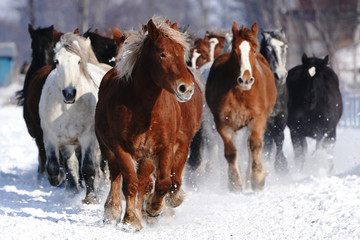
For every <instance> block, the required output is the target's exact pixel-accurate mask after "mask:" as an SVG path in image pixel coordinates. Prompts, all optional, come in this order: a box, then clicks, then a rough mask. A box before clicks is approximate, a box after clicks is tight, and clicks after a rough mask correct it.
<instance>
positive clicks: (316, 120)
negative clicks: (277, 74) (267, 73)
mask: <svg viewBox="0 0 360 240" xmlns="http://www.w3.org/2000/svg"><path fill="white" fill-rule="evenodd" d="M328 61H329V58H328V56H326V57H325V58H324V59H320V58H316V57H312V58H308V57H307V56H306V54H304V55H303V56H302V64H301V65H298V66H296V67H294V68H292V69H290V70H289V75H288V77H287V88H288V90H289V102H288V111H289V117H288V121H287V125H288V127H289V129H290V134H291V141H292V144H293V146H294V150H295V163H296V164H297V165H298V167H299V170H301V169H302V168H303V165H304V161H305V153H306V150H307V142H306V137H311V138H314V139H316V148H317V149H319V148H324V149H325V150H326V151H327V153H328V154H329V155H331V157H332V150H333V148H334V145H335V141H336V126H337V124H338V122H339V119H340V117H341V115H342V111H343V105H342V98H341V93H340V89H339V79H338V77H337V75H336V73H335V72H334V71H333V70H332V69H331V68H329V67H328V66H327V64H328ZM331 157H330V159H328V160H331ZM329 164H330V165H329V169H328V170H329V171H330V170H331V169H332V162H329Z"/></svg>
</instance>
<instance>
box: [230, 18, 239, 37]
mask: <svg viewBox="0 0 360 240" xmlns="http://www.w3.org/2000/svg"><path fill="white" fill-rule="evenodd" d="M231 30H232V32H233V36H235V35H237V32H238V25H237V23H236V22H235V21H234V23H233V25H232V29H231Z"/></svg>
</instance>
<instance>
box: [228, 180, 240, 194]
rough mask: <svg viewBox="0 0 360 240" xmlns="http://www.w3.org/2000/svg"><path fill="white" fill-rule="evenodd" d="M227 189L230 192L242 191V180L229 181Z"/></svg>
mask: <svg viewBox="0 0 360 240" xmlns="http://www.w3.org/2000/svg"><path fill="white" fill-rule="evenodd" d="M229 190H230V191H231V192H242V182H241V181H235V182H234V181H231V180H230V181H229Z"/></svg>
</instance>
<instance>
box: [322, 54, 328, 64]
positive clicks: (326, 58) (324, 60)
mask: <svg viewBox="0 0 360 240" xmlns="http://www.w3.org/2000/svg"><path fill="white" fill-rule="evenodd" d="M323 63H324V65H325V66H326V65H328V63H329V55H326V57H324V59H323Z"/></svg>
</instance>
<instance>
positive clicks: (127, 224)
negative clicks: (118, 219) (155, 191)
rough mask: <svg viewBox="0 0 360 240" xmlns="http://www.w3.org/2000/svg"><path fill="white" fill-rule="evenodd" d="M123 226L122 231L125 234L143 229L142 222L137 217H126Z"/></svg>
mask: <svg viewBox="0 0 360 240" xmlns="http://www.w3.org/2000/svg"><path fill="white" fill-rule="evenodd" d="M122 224H123V226H122V230H124V231H125V232H137V231H140V230H141V229H142V228H143V226H142V225H141V221H140V220H139V219H138V218H137V217H135V216H133V217H130V216H127V215H125V216H124V219H123V220H122Z"/></svg>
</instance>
